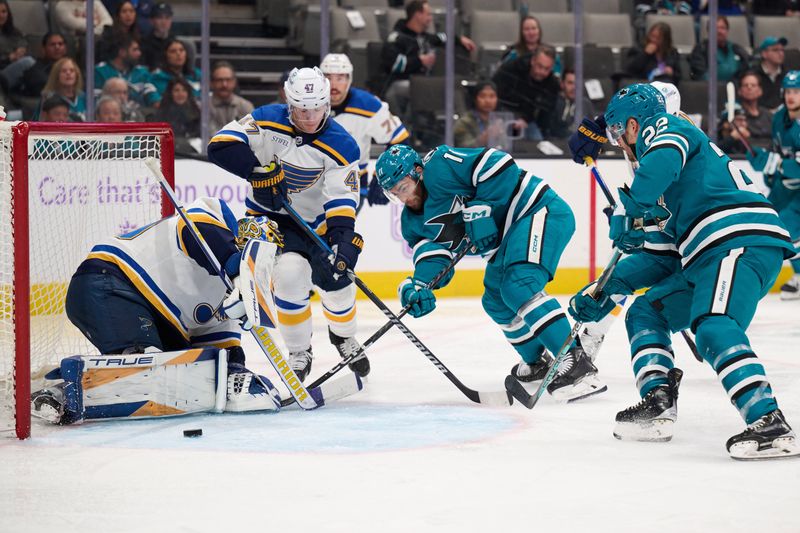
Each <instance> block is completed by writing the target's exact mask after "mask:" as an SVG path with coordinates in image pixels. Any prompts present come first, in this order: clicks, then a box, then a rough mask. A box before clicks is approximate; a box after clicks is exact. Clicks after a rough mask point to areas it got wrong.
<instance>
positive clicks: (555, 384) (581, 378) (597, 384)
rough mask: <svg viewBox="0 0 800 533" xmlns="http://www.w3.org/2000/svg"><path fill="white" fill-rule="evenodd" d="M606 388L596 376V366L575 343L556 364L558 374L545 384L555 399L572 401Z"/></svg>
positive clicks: (598, 392) (603, 390)
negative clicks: (558, 363)
mask: <svg viewBox="0 0 800 533" xmlns="http://www.w3.org/2000/svg"><path fill="white" fill-rule="evenodd" d="M606 390H608V387H606V385H605V383H603V382H602V381H600V378H598V377H597V367H596V366H594V364H593V363H592V361H591V360H590V359H589V357H588V356H587V355H586V353H585V352H584V351H583V348H581V346H580V344H576V345H575V346H574V347H573V348H572V349H571V350H570V351H569V352H567V355H566V357H565V358H564V359H563V360H562V361H561V364H560V365H559V366H558V374H557V375H556V377H555V379H553V381H552V382H550V384H549V385H548V386H547V392H549V393H550V395H551V396H552V397H553V398H554V399H556V400H561V401H566V402H574V401H575V400H581V399H583V398H588V397H589V396H593V395H595V394H600V393H601V392H605V391H606Z"/></svg>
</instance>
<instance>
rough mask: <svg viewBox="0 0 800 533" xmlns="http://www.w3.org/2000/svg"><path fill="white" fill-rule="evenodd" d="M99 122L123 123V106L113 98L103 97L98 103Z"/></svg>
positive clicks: (97, 117)
mask: <svg viewBox="0 0 800 533" xmlns="http://www.w3.org/2000/svg"><path fill="white" fill-rule="evenodd" d="M95 117H96V120H97V122H122V106H121V105H120V103H119V100H117V99H116V98H112V97H111V96H102V97H100V99H99V100H98V101H97V112H96V113H95Z"/></svg>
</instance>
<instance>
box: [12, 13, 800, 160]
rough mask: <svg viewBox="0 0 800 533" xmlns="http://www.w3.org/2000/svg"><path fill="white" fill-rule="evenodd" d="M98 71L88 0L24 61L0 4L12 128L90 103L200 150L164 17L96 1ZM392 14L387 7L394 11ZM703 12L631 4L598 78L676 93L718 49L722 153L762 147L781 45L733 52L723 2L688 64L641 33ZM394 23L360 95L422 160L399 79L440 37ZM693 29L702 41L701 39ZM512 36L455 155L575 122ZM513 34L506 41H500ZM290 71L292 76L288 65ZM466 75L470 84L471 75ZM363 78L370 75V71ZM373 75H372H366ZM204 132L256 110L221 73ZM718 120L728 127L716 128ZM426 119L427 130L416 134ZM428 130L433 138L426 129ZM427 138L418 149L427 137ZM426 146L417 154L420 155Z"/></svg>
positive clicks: (539, 36)
mask: <svg viewBox="0 0 800 533" xmlns="http://www.w3.org/2000/svg"><path fill="white" fill-rule="evenodd" d="M93 1H94V32H93V33H94V37H93V38H94V40H95V57H96V60H97V62H96V66H95V69H94V87H91V88H87V87H85V83H84V79H85V77H84V74H85V73H84V72H83V71H82V67H83V65H84V64H85V57H84V55H85V42H86V35H85V33H86V1H85V0H81V1H77V0H75V1H73V0H52V1H50V2H49V9H50V10H51V21H52V24H51V27H50V28H49V31H47V33H45V34H44V37H43V39H42V41H41V53H40V55H39V57H36V58H34V57H33V56H32V54H31V53H30V50H28V49H27V46H28V45H27V41H26V39H25V36H24V35H23V34H22V33H21V32H20V31H19V30H18V29H17V28H16V27H15V26H14V18H13V0H12V1H10V2H9V0H0V89H2V95H3V102H2V103H3V104H4V105H5V106H6V108H7V109H9V110H19V111H20V113H19V115H20V116H19V118H25V119H32V120H48V121H63V120H68V121H82V120H85V119H86V111H87V110H86V91H87V90H92V91H94V95H95V102H96V109H95V115H96V120H98V121H105V122H119V121H137V122H138V121H166V122H169V123H170V124H172V126H173V129H174V130H175V134H176V139H177V143H178V146H177V148H178V151H179V152H180V151H201V150H202V147H201V143H200V141H199V136H200V115H201V113H200V107H199V105H200V104H199V99H200V71H199V69H198V68H197V66H196V64H197V58H196V51H195V49H194V44H193V43H191V42H187V41H184V40H181V39H180V38H178V37H177V36H176V35H175V34H174V32H173V30H172V22H173V11H172V7H171V6H170V5H169V4H167V3H163V2H153V1H150V0H102V1H101V0H93ZM397 4H399V2H398V1H395V3H394V4H393V5H397ZM706 4H707V2H704V1H699V0H695V1H693V2H665V1H660V0H654V1H650V2H643V1H637V2H636V6H635V15H634V16H633V18H632V25H633V28H634V29H635V30H636V32H637V34H638V35H639V36H640V41H639V44H637V45H636V46H633V47H631V48H629V49H627V50H623V56H622V59H621V62H620V64H621V70H620V71H619V72H609V73H608V74H609V77H610V78H612V79H614V80H615V81H616V82H617V84H618V85H619V84H620V83H629V82H632V81H637V80H647V81H654V80H659V81H668V82H671V83H674V84H676V85H678V87H679V89H680V85H681V82H682V81H683V80H684V79H686V78H688V79H691V80H705V79H707V77H708V65H707V58H708V47H709V43H710V42H715V44H716V47H717V76H718V79H719V80H720V81H722V82H725V81H729V80H730V81H733V82H734V83H735V84H736V87H737V99H738V104H737V107H736V119H735V120H736V121H737V124H738V125H739V128H738V129H736V128H732V127H731V124H730V123H729V122H728V121H727V120H722V121H720V127H719V131H718V135H719V136H720V144H721V145H722V146H724V147H725V149H726V150H727V151H730V152H743V151H744V146H743V144H742V143H741V142H740V136H744V137H746V138H747V140H749V141H750V143H751V144H755V145H761V146H766V145H768V144H769V142H770V128H769V124H770V120H771V114H772V112H774V110H775V109H776V108H777V107H778V106H779V105H780V103H781V100H780V83H781V79H782V76H783V73H784V72H785V71H786V70H787V69H786V68H785V67H784V52H785V48H786V45H787V42H786V39H784V38H782V37H781V36H779V35H776V36H771V37H768V38H766V39H764V40H763V42H761V43H752V44H753V50H754V52H753V54H752V55H751V54H749V53H748V52H747V48H749V47H750V46H751V43H737V42H731V41H730V40H729V38H728V30H729V21H728V18H727V17H726V16H725V15H726V14H728V15H731V16H735V15H739V14H742V9H741V5H742V2H736V1H726V0H720V2H719V5H720V13H721V15H720V16H719V18H718V21H717V26H716V31H715V32H709V33H710V34H711V35H712V37H711V39H710V40H709V39H704V40H702V41H700V40H698V41H697V42H698V44H697V45H696V46H695V47H694V49H693V50H692V51H691V53H690V54H687V55H681V54H680V53H679V52H678V51H677V49H676V48H675V46H674V45H673V42H672V32H671V28H670V26H669V25H668V24H666V23H664V22H657V23H655V24H652V25H651V26H650V27H646V26H645V24H644V22H643V20H644V16H645V15H646V14H649V13H661V14H663V13H668V14H674V15H675V16H692V15H698V14H700V13H703V10H704V9H706ZM404 8H405V15H406V16H405V18H404V19H402V20H400V21H398V22H397V24H396V25H395V26H394V27H393V28H392V30H393V31H392V32H391V33H390V34H389V37H388V39H387V40H386V42H384V44H383V48H382V50H381V56H380V67H379V70H380V72H378V73H377V74H378V78H379V79H378V81H377V82H376V83H371V84H370V87H371V88H372V89H373V91H374V92H377V93H379V96H381V97H382V98H384V99H385V100H386V101H387V102H388V103H389V105H390V108H391V109H392V111H393V112H394V113H395V114H397V115H398V116H399V117H400V118H401V119H403V120H404V122H405V123H406V124H407V125H409V127H410V128H411V129H412V130H415V129H416V130H417V135H416V136H415V139H416V140H417V143H418V144H420V146H419V147H420V148H427V147H429V146H430V145H432V144H435V143H437V142H441V140H442V139H441V133H442V132H441V128H439V127H438V126H439V124H438V123H437V121H438V122H440V121H439V120H438V119H437V118H436V117H433V118H428V119H426V117H425V116H424V113H416V112H414V111H413V110H412V109H411V108H410V105H409V80H410V78H411V77H412V76H417V75H429V74H431V72H432V71H433V69H434V64H435V62H436V60H437V54H440V53H441V48H442V47H443V46H444V45H445V42H446V36H445V35H444V34H442V33H434V32H433V15H432V11H431V6H430V5H429V4H428V2H426V1H425V0H410V1H408V2H406V3H405V4H404ZM749 9H750V10H751V13H753V14H764V15H776V14H780V15H783V16H798V24H800V7H798V2H796V1H757V0H754V1H752V2H751V3H750V6H749ZM698 31H699V29H698ZM515 32H516V33H517V38H516V40H515V41H514V42H509V43H508V46H507V48H506V50H505V53H504V54H503V56H502V58H501V59H500V60H499V61H498V62H497V63H495V64H493V65H491V68H490V69H488V71H482V72H479V73H478V74H475V75H474V76H472V77H471V78H470V79H467V80H466V81H465V82H464V84H463V85H464V87H466V89H465V95H466V100H467V105H466V106H465V107H464V109H459V110H458V118H457V120H456V123H455V130H454V131H455V143H456V144H457V145H460V146H500V147H504V148H510V144H509V143H510V142H512V141H517V140H520V141H528V142H534V143H538V142H539V141H542V140H551V141H558V140H563V139H565V138H566V137H568V136H569V134H570V133H571V131H572V126H573V124H574V122H575V120H574V119H575V112H576V107H577V106H576V94H577V91H576V80H575V72H574V70H573V65H572V64H569V63H570V62H571V58H570V59H569V61H568V60H567V58H566V57H565V56H564V54H563V52H560V51H559V50H557V49H556V48H555V47H553V46H550V45H548V44H547V38H546V36H547V35H548V28H546V27H542V24H541V23H540V21H539V19H538V18H537V17H536V16H535V14H533V13H528V14H526V15H524V16H522V17H521V18H520V23H519V27H518V28H515ZM509 33H510V32H509ZM455 44H456V47H457V53H458V54H461V55H462V56H464V57H467V58H473V59H474V57H475V51H476V48H477V47H478V46H479V45H480V43H475V42H473V40H472V39H470V38H469V37H467V36H465V35H459V36H457V37H456V39H455ZM298 66H300V65H298ZM473 72H478V69H475V70H474V71H473ZM373 74H374V73H373ZM373 77H374V76H373ZM210 79H211V90H212V94H211V99H210V117H211V120H210V124H209V129H210V131H216V130H217V129H219V128H220V127H222V126H223V125H224V124H226V123H227V122H228V121H230V120H233V119H235V118H237V117H241V116H242V115H244V114H246V113H248V112H249V111H251V110H252V109H253V104H252V103H250V102H249V101H247V100H245V99H244V98H242V97H240V96H238V95H237V94H236V88H237V78H236V72H235V70H234V67H233V66H232V65H231V64H230V63H228V62H224V61H222V62H218V63H215V64H214V65H213V67H212V71H211V73H210ZM582 94H584V98H583V101H582V106H583V113H584V114H585V115H594V114H597V113H600V112H602V110H603V109H602V107H603V106H602V104H601V103H599V102H597V101H596V100H591V99H589V98H588V97H587V96H586V92H585V91H584V92H583V93H582ZM723 118H725V117H723ZM425 120H430V122H428V123H426V122H425ZM429 126H433V127H429ZM430 132H434V133H436V134H438V137H437V136H436V135H433V136H431V137H428V138H426V137H425V134H426V133H430ZM426 145H427V146H426Z"/></svg>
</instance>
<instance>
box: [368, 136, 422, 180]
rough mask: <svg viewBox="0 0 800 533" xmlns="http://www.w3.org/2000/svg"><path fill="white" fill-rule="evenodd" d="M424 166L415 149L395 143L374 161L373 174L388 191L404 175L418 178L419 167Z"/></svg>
mask: <svg viewBox="0 0 800 533" xmlns="http://www.w3.org/2000/svg"><path fill="white" fill-rule="evenodd" d="M424 166H425V165H423V164H422V159H420V157H419V154H418V153H417V151H416V150H414V149H413V148H411V147H410V146H407V145H405V144H397V145H395V146H390V147H389V148H388V149H387V150H386V151H385V152H383V153H382V154H381V155H380V157H379V158H378V161H377V163H375V176H376V177H377V178H378V183H379V184H380V186H381V188H382V189H383V190H384V191H389V190H391V189H392V188H393V187H394V186H395V185H397V183H398V182H399V181H400V180H402V179H403V178H405V177H406V176H411V177H412V178H413V179H414V180H419V174H420V169H422V168H423V167H424Z"/></svg>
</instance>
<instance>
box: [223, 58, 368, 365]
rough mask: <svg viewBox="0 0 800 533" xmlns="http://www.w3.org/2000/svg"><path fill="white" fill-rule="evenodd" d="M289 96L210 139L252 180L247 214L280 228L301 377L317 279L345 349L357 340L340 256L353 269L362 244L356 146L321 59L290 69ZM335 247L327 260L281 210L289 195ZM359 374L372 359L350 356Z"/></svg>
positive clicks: (230, 167)
mask: <svg viewBox="0 0 800 533" xmlns="http://www.w3.org/2000/svg"><path fill="white" fill-rule="evenodd" d="M284 90H285V93H286V101H287V104H286V105H283V104H272V105H266V106H262V107H259V108H258V109H256V110H254V111H253V112H252V113H251V114H249V115H245V116H244V117H242V118H241V119H239V120H238V121H232V122H230V123H229V124H227V125H226V126H225V127H224V128H222V129H221V130H220V131H219V132H217V134H216V135H215V136H214V137H213V138H212V139H211V142H210V144H209V146H208V157H209V159H210V160H211V161H213V162H214V163H216V164H217V165H219V166H220V167H222V168H224V169H225V170H227V171H229V172H231V173H233V174H235V175H237V176H239V177H241V178H243V179H247V180H248V181H249V182H250V185H251V186H252V190H251V192H250V193H249V194H248V197H247V200H246V205H247V209H248V214H253V215H261V214H267V215H269V217H270V219H273V220H275V221H276V222H277V223H278V225H279V226H280V228H281V232H282V233H283V234H284V240H285V245H284V251H283V253H282V254H281V256H280V257H279V259H278V261H277V264H276V265H275V274H274V294H275V302H276V305H277V307H278V325H279V327H280V331H281V333H282V335H283V338H284V340H285V342H286V345H287V347H288V348H289V352H290V353H289V361H290V364H291V366H292V369H293V370H294V371H295V373H296V374H297V375H298V376H299V377H300V379H301V380H303V379H305V377H306V376H307V375H308V373H309V372H310V371H311V361H312V359H313V355H312V349H311V332H312V329H311V307H310V294H311V291H312V288H313V287H317V289H318V292H319V295H320V297H321V299H322V305H323V314H324V315H325V318H326V319H327V320H328V325H329V328H328V329H329V337H330V340H331V343H332V344H333V345H334V346H336V349H337V350H338V352H339V354H340V355H341V356H342V357H346V356H348V355H350V354H353V353H355V352H356V351H358V350H359V349H360V347H361V346H360V344H359V343H358V342H357V341H356V339H355V337H354V335H355V333H356V306H355V297H356V289H355V286H354V285H353V283H352V282H351V281H350V279H349V278H348V277H347V276H345V275H342V274H343V272H339V271H338V270H337V268H335V267H334V265H340V266H341V265H343V266H345V267H346V269H352V268H353V267H355V265H356V261H357V260H358V255H359V254H360V253H361V248H362V247H363V240H362V239H361V236H360V235H358V234H357V233H355V231H354V227H355V213H356V206H357V205H358V198H359V180H358V161H359V148H358V144H357V143H356V141H355V140H354V139H353V137H352V136H351V135H350V134H348V133H347V132H346V131H345V130H344V128H342V126H340V125H339V124H337V123H336V122H334V121H333V120H330V119H329V115H330V110H331V105H330V82H329V81H328V80H327V79H326V78H325V76H324V75H323V74H322V72H321V71H320V70H319V69H318V68H316V67H315V68H313V69H312V68H301V69H294V70H292V72H291V73H290V74H289V78H288V79H287V80H286V83H285V84H284ZM287 199H288V201H290V202H291V204H292V207H293V208H294V209H295V211H297V213H298V214H299V215H300V216H301V217H302V219H303V220H304V221H305V222H306V223H307V224H308V225H309V226H310V227H311V228H312V229H313V230H315V231H316V232H317V233H319V234H320V235H324V237H325V239H326V240H327V241H328V243H329V244H330V246H331V247H332V248H333V249H334V251H335V253H336V257H335V258H334V260H331V259H329V258H328V257H327V255H326V253H324V252H323V251H322V250H321V249H320V247H319V246H318V245H317V243H316V242H314V241H313V240H312V239H310V238H309V237H308V236H307V235H306V234H305V233H304V232H303V230H302V229H301V228H300V227H298V225H297V223H296V222H295V221H294V220H293V219H292V218H290V217H289V216H288V215H287V214H286V210H285V209H283V203H284V201H287ZM350 367H351V368H352V369H353V370H354V371H355V372H356V373H358V374H359V375H360V376H366V375H367V373H369V360H367V358H366V357H361V358H359V359H357V360H356V361H354V362H353V363H351V364H350Z"/></svg>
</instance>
